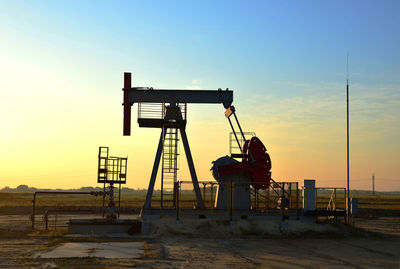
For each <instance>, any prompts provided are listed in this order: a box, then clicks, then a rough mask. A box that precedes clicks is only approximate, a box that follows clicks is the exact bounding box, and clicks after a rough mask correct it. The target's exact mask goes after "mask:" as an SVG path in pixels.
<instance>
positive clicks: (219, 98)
mask: <svg viewBox="0 0 400 269" xmlns="http://www.w3.org/2000/svg"><path fill="white" fill-rule="evenodd" d="M123 92H124V103H123V106H124V132H123V133H124V135H128V136H129V135H130V133H131V107H132V105H133V104H134V103H138V105H139V106H138V108H139V111H138V123H139V127H148V128H161V134H160V139H159V142H158V147H157V152H156V156H155V159H154V165H153V170H152V173H151V177H150V182H149V187H148V190H147V195H146V201H145V204H144V209H150V208H151V198H152V195H153V191H154V185H155V181H156V177H157V172H158V167H159V165H160V160H161V158H162V154H163V150H164V154H167V153H165V152H166V150H167V148H168V145H165V144H166V141H167V143H169V142H171V141H169V140H168V134H167V131H166V130H168V129H175V130H179V132H180V134H181V138H182V144H183V148H184V150H185V155H186V159H187V162H188V166H189V171H190V175H191V178H192V183H193V189H194V191H195V194H196V198H197V207H198V208H204V204H203V199H202V196H201V192H200V188H199V184H198V179H197V174H196V170H195V167H194V163H193V158H192V154H191V151H190V147H189V142H188V138H187V136H186V104H187V103H194V104H223V105H224V107H225V108H228V107H229V106H230V105H231V104H232V101H233V91H230V90H228V89H226V90H225V91H223V90H221V89H218V90H214V91H212V90H166V89H153V88H149V87H132V86H131V73H124V88H123ZM151 104H153V105H154V104H155V106H156V107H157V105H158V107H159V109H150V110H147V109H146V106H147V107H150V105H151ZM166 104H168V105H166ZM181 104H184V106H181ZM168 132H169V131H168ZM174 136H175V138H176V139H177V136H178V134H177V132H175V134H174ZM176 139H175V142H176V143H175V144H173V145H172V146H173V147H175V146H177V140H176ZM168 141H169V142H168ZM173 155H177V152H176V154H175V153H174V154H173ZM165 157H166V156H165V155H164V158H163V168H162V169H163V172H166V171H171V166H165V164H164V161H165V160H167V159H168V158H167V159H166V158H165ZM173 159H174V161H173V162H171V164H172V167H174V162H175V157H174V158H173ZM168 161H169V160H168ZM176 164H177V162H176ZM164 168H165V170H164ZM172 170H177V169H175V168H172ZM164 176H166V173H163V175H162V180H163V182H162V186H163V187H164ZM174 180H175V179H174Z"/></svg>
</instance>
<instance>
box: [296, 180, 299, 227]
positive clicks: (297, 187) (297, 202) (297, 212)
mask: <svg viewBox="0 0 400 269" xmlns="http://www.w3.org/2000/svg"><path fill="white" fill-rule="evenodd" d="M296 215H297V216H296V219H297V220H299V182H296Z"/></svg>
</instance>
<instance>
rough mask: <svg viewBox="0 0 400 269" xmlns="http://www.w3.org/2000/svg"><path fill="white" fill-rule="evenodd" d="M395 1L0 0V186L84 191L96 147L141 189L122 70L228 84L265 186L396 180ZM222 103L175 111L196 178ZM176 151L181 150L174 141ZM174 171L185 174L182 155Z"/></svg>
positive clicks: (147, 154) (220, 132) (152, 133)
mask: <svg viewBox="0 0 400 269" xmlns="http://www.w3.org/2000/svg"><path fill="white" fill-rule="evenodd" d="M399 12H400V2H399V1H364V0H363V1H2V0H0V188H1V187H4V186H10V187H15V186H17V185H20V184H28V185H30V186H35V187H48V188H56V187H58V188H70V187H81V186H96V173H97V171H96V169H97V151H98V147H99V146H100V145H104V146H109V147H110V148H111V153H112V154H113V155H117V156H118V155H121V156H128V158H129V159H128V178H127V182H128V183H127V186H128V187H131V188H132V187H133V188H147V185H148V180H149V177H150V172H151V169H152V165H153V159H154V155H155V151H156V147H157V140H158V137H159V130H154V129H145V128H140V129H139V127H138V126H137V123H136V109H137V106H135V107H134V109H133V111H134V114H133V121H132V126H133V130H132V136H131V137H123V136H122V106H121V103H122V91H121V88H122V86H123V72H124V71H130V72H132V74H133V84H134V85H138V86H151V87H154V88H175V89H176V88H178V89H179V88H181V89H218V88H227V87H228V88H230V89H232V90H234V105H235V106H236V109H237V111H238V117H239V120H240V121H241V124H242V126H243V128H244V129H245V130H246V131H254V132H256V133H257V136H258V137H259V138H260V139H261V140H262V141H263V143H264V144H265V146H266V147H267V149H268V152H269V153H270V155H271V159H272V175H273V178H274V179H275V180H277V181H283V180H286V181H302V180H303V179H305V178H315V179H317V186H339V187H344V186H345V184H346V114H345V109H346V106H345V105H346V103H345V85H346V54H347V52H348V53H349V55H350V58H349V59H350V62H349V77H350V100H351V104H350V109H351V113H350V118H351V135H350V139H351V147H350V150H351V152H350V154H351V157H350V162H351V172H350V176H351V188H355V189H370V188H371V175H372V173H375V175H376V189H377V190H400V157H399V156H400V16H399ZM223 113H224V108H223V107H222V105H188V125H187V133H188V138H189V143H190V144H191V148H192V154H193V158H194V161H195V166H196V169H197V173H198V176H199V179H200V180H210V179H211V178H212V177H211V174H210V172H209V168H210V166H211V162H212V161H213V160H215V159H217V158H218V157H220V156H224V155H226V154H228V152H229V148H228V133H229V131H230V129H229V124H228V122H227V120H226V119H225V117H224V114H223ZM181 152H182V153H183V150H182V148H181ZM180 168H181V170H180V172H179V179H180V180H188V179H189V173H188V169H187V165H186V161H185V157H184V155H182V156H181V158H180Z"/></svg>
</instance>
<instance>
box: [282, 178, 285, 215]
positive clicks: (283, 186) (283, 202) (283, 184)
mask: <svg viewBox="0 0 400 269" xmlns="http://www.w3.org/2000/svg"><path fill="white" fill-rule="evenodd" d="M281 208H282V220H284V219H285V182H282V197H281Z"/></svg>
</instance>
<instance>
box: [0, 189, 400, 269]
mask: <svg viewBox="0 0 400 269" xmlns="http://www.w3.org/2000/svg"><path fill="white" fill-rule="evenodd" d="M63 198H64V197H63ZM123 198H124V202H123V205H125V206H127V205H129V206H133V205H136V206H137V207H140V204H141V203H142V200H141V199H142V197H140V196H139V197H138V196H131V197H130V196H129V195H125V196H123ZM359 199H360V206H361V208H364V209H365V210H364V213H363V215H362V217H361V218H357V219H355V226H356V227H358V228H362V230H356V232H354V233H346V234H343V235H340V236H338V235H337V234H336V235H333V234H329V233H322V234H318V233H312V234H302V235H298V236H296V235H286V236H285V235H283V236H280V237H279V236H278V237H277V236H268V235H260V236H257V235H254V234H251V235H241V236H226V235H220V236H215V235H211V234H208V233H207V232H205V233H204V234H203V235H201V236H198V235H195V236H190V235H182V234H179V235H178V234H164V235H157V236H141V235H135V236H130V237H128V238H126V237H122V238H92V237H90V238H79V237H78V238H75V237H64V236H63V234H64V233H65V230H63V228H57V230H54V229H50V230H49V231H44V230H42V229H43V226H38V228H39V230H32V229H31V228H30V224H31V223H30V221H29V214H30V213H31V206H32V194H4V193H0V201H1V202H0V208H3V210H2V211H0V268H399V267H400V256H399V253H400V252H399V249H400V215H399V213H398V210H396V209H397V207H396V203H398V201H399V200H398V199H399V196H398V195H397V196H396V195H393V196H390V195H389V196H385V197H380V198H379V199H378V200H374V199H370V197H365V200H364V201H363V200H362V199H363V198H359ZM93 201H94V202H93ZM92 202H93V204H91V203H92ZM101 202H102V200H101V199H99V197H98V198H97V199H96V198H95V197H90V196H88V197H76V196H75V197H73V196H71V197H67V198H66V199H63V200H62V203H61V202H60V201H57V199H55V198H54V197H42V198H40V199H39V202H38V207H39V208H40V207H41V206H43V205H49V204H50V205H52V206H54V207H63V206H71V205H75V206H88V205H92V206H94V207H99V206H100V205H101ZM135 203H136V204H135ZM382 207H383V209H382ZM6 208H7V209H6ZM19 210H21V212H20V213H18V212H19ZM25 211H26V212H25ZM388 212H389V213H388ZM6 213H8V214H6ZM38 218H40V216H38ZM50 228H52V226H51V225H50ZM80 241H83V242H141V243H143V250H144V254H143V255H142V256H141V257H140V258H127V259H105V258H94V257H91V258H56V259H55V258H49V259H46V258H34V257H35V255H36V254H37V253H41V252H44V251H48V250H52V249H54V248H56V247H58V246H60V245H62V244H63V243H66V242H80Z"/></svg>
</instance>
